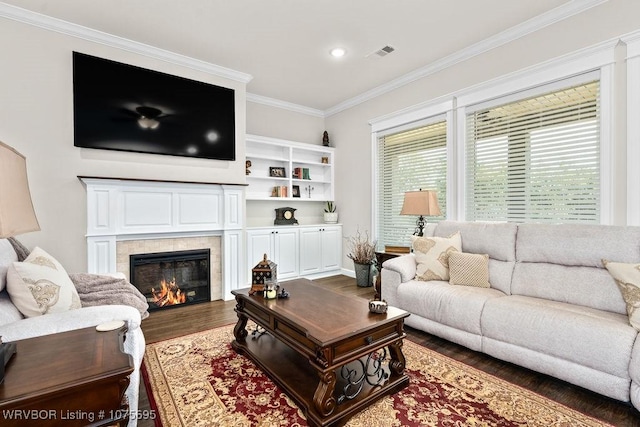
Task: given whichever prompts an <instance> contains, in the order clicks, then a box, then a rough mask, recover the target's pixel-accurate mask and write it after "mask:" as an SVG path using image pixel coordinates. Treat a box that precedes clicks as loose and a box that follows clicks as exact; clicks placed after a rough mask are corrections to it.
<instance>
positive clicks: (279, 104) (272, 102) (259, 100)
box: [247, 93, 325, 117]
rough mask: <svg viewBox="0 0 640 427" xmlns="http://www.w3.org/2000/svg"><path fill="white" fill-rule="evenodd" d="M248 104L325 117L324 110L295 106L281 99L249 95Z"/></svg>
mask: <svg viewBox="0 0 640 427" xmlns="http://www.w3.org/2000/svg"><path fill="white" fill-rule="evenodd" d="M247 102H254V103H256V104H263V105H268V106H270V107H276V108H282V109H284V110H289V111H294V112H296V113H302V114H307V115H309V116H315V117H325V113H324V111H322V110H318V109H316V108H311V107H305V106H304V105H300V104H294V103H292V102H287V101H282V100H280V99H275V98H269V97H267V96H262V95H256V94H255V93H247Z"/></svg>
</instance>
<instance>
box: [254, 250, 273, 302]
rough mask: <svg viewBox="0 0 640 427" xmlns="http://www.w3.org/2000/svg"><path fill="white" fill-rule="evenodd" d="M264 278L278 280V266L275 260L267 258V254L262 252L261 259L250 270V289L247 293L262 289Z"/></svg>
mask: <svg viewBox="0 0 640 427" xmlns="http://www.w3.org/2000/svg"><path fill="white" fill-rule="evenodd" d="M265 280H274V281H277V280H278V266H277V265H276V263H275V262H273V261H269V260H268V259H267V254H264V258H263V259H262V261H260V262H259V263H258V264H257V265H256V266H255V267H253V269H252V270H251V290H250V291H249V295H253V294H255V293H256V292H262V291H264V282H265Z"/></svg>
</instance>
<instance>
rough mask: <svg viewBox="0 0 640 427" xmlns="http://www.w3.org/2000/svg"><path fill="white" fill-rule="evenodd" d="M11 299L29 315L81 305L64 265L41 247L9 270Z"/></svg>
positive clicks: (8, 284) (57, 311)
mask: <svg viewBox="0 0 640 427" xmlns="http://www.w3.org/2000/svg"><path fill="white" fill-rule="evenodd" d="M7 291H8V292H9V296H10V297H11V302H13V304H14V305H15V306H16V307H17V308H18V310H20V312H21V313H22V314H23V315H24V316H25V317H34V316H40V315H42V314H47V313H59V312H63V311H68V310H71V309H75V308H80V307H81V305H80V298H79V297H78V292H77V291H76V288H75V286H74V285H73V282H72V281H71V279H70V278H69V275H68V274H67V272H66V271H65V270H64V268H63V267H62V265H60V263H59V262H58V261H56V259H55V258H53V257H52V256H51V255H49V254H48V253H46V252H45V251H44V250H42V249H40V248H35V249H34V250H33V252H31V254H30V255H29V256H28V257H27V259H25V260H24V262H14V263H13V264H12V265H11V266H10V267H9V270H8V271H7Z"/></svg>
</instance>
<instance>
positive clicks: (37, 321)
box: [0, 305, 141, 342]
mask: <svg viewBox="0 0 640 427" xmlns="http://www.w3.org/2000/svg"><path fill="white" fill-rule="evenodd" d="M112 320H124V321H125V322H126V323H127V326H128V328H129V330H130V331H133V330H135V329H138V328H139V327H140V322H141V319H140V313H139V312H138V310H136V309H135V308H133V307H130V306H126V305H101V306H94V307H83V308H79V309H76V310H69V311H65V312H63V313H52V314H45V315H42V316H37V317H30V318H27V319H22V320H18V321H15V322H13V323H8V324H6V325H1V326H0V336H2V341H4V342H8V341H17V340H22V339H27V338H33V337H39V336H42V335H50V334H56V333H59V332H66V331H72V330H74V329H82V328H88V327H91V326H97V325H99V324H101V323H105V322H110V321H112Z"/></svg>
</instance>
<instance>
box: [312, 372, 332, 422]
mask: <svg viewBox="0 0 640 427" xmlns="http://www.w3.org/2000/svg"><path fill="white" fill-rule="evenodd" d="M318 376H319V377H320V382H319V383H318V387H316V392H315V393H314V395H313V404H314V405H315V407H316V410H317V411H318V412H319V413H320V414H321V415H322V416H323V417H326V416H329V415H331V413H332V412H333V411H334V410H335V409H336V398H335V397H333V390H334V389H335V387H336V373H335V372H334V371H326V372H322V371H319V372H318Z"/></svg>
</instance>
